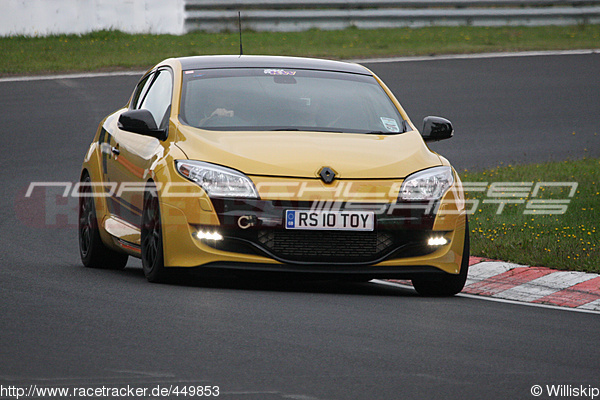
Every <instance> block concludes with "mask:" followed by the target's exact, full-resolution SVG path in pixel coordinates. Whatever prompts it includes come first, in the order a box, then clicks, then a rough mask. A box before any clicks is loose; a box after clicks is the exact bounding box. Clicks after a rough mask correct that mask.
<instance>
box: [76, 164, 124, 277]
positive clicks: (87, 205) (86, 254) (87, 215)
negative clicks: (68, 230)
mask: <svg viewBox="0 0 600 400" xmlns="http://www.w3.org/2000/svg"><path fill="white" fill-rule="evenodd" d="M91 181H92V180H91V179H90V176H89V175H88V174H87V173H86V174H84V175H83V176H82V179H81V182H82V183H84V185H82V186H81V190H80V192H79V193H80V196H79V224H78V231H79V255H80V256H81V262H82V263H83V265H84V266H86V267H88V268H104V269H123V268H125V265H127V259H128V258H129V256H128V255H127V254H125V253H121V252H119V251H115V250H113V249H111V248H109V247H107V246H106V245H105V244H104V243H103V242H102V238H101V237H100V231H99V230H98V220H97V218H96V206H95V203H94V197H93V191H92V187H91V186H90V183H91Z"/></svg>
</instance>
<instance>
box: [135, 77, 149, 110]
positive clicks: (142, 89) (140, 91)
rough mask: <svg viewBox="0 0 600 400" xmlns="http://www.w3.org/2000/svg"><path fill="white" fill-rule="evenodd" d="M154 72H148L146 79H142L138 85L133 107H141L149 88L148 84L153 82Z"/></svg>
mask: <svg viewBox="0 0 600 400" xmlns="http://www.w3.org/2000/svg"><path fill="white" fill-rule="evenodd" d="M153 76H154V74H148V75H147V76H146V77H145V78H144V79H142V80H141V81H140V82H139V83H138V84H137V86H136V88H135V92H134V94H133V99H132V101H131V108H132V109H134V110H137V109H138V108H140V103H141V102H142V100H143V99H144V95H145V94H146V91H147V90H148V86H149V85H150V82H152V77H153Z"/></svg>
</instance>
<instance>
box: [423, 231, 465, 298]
mask: <svg viewBox="0 0 600 400" xmlns="http://www.w3.org/2000/svg"><path fill="white" fill-rule="evenodd" d="M469 254H470V243H469V221H468V220H467V221H466V222H465V245H464V247H463V255H462V260H461V263H460V272H459V273H458V275H453V274H445V275H443V276H435V277H426V278H425V277H420V278H415V279H413V280H412V284H413V286H414V288H415V290H416V291H417V293H419V294H420V295H421V296H431V297H446V296H454V295H455V294H457V293H460V292H461V290H463V288H464V287H465V282H466V281H467V274H468V272H469Z"/></svg>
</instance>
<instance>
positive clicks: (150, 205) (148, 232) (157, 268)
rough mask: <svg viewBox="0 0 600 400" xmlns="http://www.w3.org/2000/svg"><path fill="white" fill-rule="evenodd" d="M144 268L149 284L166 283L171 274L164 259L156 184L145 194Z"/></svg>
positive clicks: (143, 219)
mask: <svg viewBox="0 0 600 400" xmlns="http://www.w3.org/2000/svg"><path fill="white" fill-rule="evenodd" d="M141 241H142V246H141V247H142V267H143V268H144V275H145V276H146V279H148V281H149V282H164V281H166V280H167V278H168V276H169V274H168V271H166V268H165V264H164V257H163V237H162V223H161V219H160V205H159V202H158V193H157V190H156V186H155V185H154V184H149V185H148V187H147V188H146V191H145V192H144V206H143V210H142V231H141Z"/></svg>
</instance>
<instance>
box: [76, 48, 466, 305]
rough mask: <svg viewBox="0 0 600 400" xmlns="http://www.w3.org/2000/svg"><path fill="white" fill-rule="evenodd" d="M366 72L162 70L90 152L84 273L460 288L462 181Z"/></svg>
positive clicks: (85, 175)
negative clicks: (178, 270)
mask: <svg viewBox="0 0 600 400" xmlns="http://www.w3.org/2000/svg"><path fill="white" fill-rule="evenodd" d="M452 135H453V127H452V124H451V123H450V122H449V121H448V120H445V119H443V118H439V117H427V118H425V120H424V125H423V129H422V130H421V132H419V131H418V130H417V129H416V127H415V126H414V125H413V123H412V122H411V120H410V119H409V117H408V116H407V114H406V113H405V111H404V109H403V108H402V106H401V105H400V104H399V102H398V101H397V100H396V98H395V97H394V95H393V94H392V93H391V91H390V90H389V89H388V88H387V87H386V86H385V84H384V83H383V82H382V81H381V80H380V79H379V78H378V77H377V76H376V75H375V74H373V72H371V71H369V70H368V69H367V68H365V67H363V66H361V65H357V64H350V63H344V62H336V61H327V60H317V59H308V58H292V57H262V56H241V57H238V56H202V57H186V58H176V59H168V60H165V61H163V62H161V63H159V64H158V65H157V66H155V67H154V68H152V69H151V70H150V71H148V72H147V73H146V74H144V76H143V77H142V78H141V80H140V81H139V83H138V84H137V86H136V87H135V89H134V90H133V94H132V95H131V98H130V100H129V102H128V104H127V105H126V106H125V107H124V108H122V109H120V110H118V111H116V112H114V113H113V114H111V115H109V116H108V117H106V118H105V119H104V120H103V121H102V122H101V123H100V126H99V127H98V130H97V133H96V135H95V137H94V140H93V142H92V144H91V145H90V147H89V150H88V151H87V154H86V155H85V159H84V162H83V168H82V171H81V177H80V183H79V185H78V187H79V193H80V201H79V247H80V253H81V259H82V261H83V264H84V265H85V266H88V267H99V268H117V269H118V268H124V267H125V264H126V263H127V259H128V257H129V256H133V257H138V258H141V260H142V265H143V269H144V273H145V276H146V277H147V279H148V280H149V281H151V282H160V281H164V280H165V279H167V278H168V276H169V274H170V272H171V271H173V270H174V268H175V267H188V268H192V267H193V268H201V269H210V268H216V269H240V270H256V271H285V272H293V273H297V274H317V275H320V276H323V277H326V278H328V277H336V278H342V279H358V280H369V279H372V278H403V279H410V280H412V282H413V284H414V287H415V288H416V290H417V291H418V292H419V293H420V294H423V295H453V294H456V293H458V292H460V291H461V290H462V288H463V286H464V284H465V280H466V276H467V269H468V257H469V231H468V227H467V216H466V210H465V202H464V195H463V190H462V185H461V181H460V179H459V177H458V175H457V173H456V171H455V170H454V169H453V168H452V166H451V165H450V163H449V162H448V161H447V160H446V159H445V158H443V157H441V156H440V155H438V154H436V153H434V152H432V151H431V150H429V148H428V147H427V145H426V144H425V142H427V141H436V140H442V139H447V138H450V137H451V136H452Z"/></svg>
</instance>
